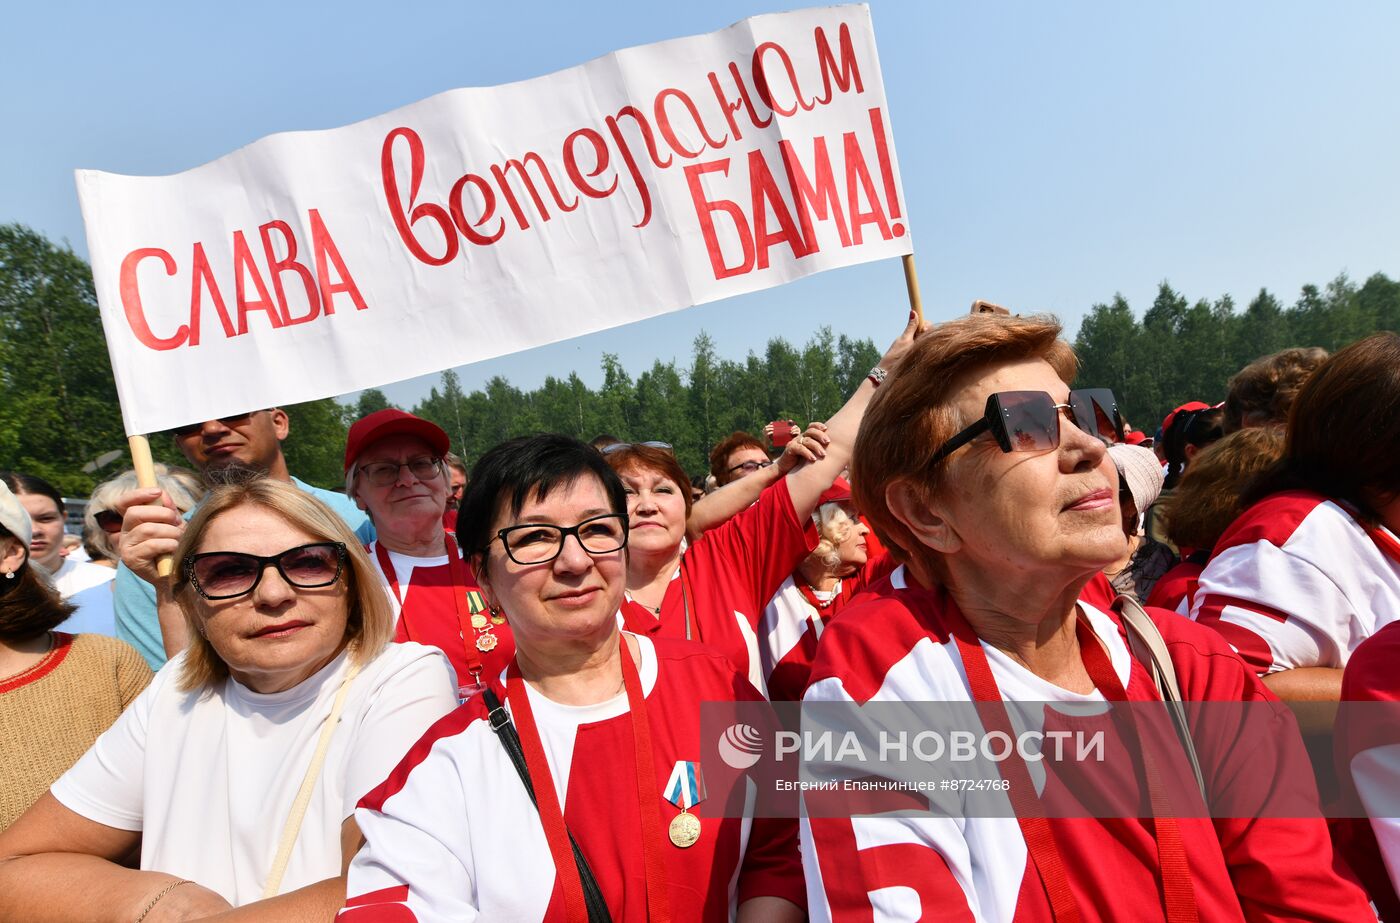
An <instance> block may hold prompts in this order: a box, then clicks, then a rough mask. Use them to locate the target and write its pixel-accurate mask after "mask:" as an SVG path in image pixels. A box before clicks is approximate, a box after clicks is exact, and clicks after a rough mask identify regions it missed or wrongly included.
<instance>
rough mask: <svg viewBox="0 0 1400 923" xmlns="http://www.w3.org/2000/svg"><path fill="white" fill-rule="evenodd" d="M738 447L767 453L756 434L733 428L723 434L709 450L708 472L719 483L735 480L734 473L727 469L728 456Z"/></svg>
mask: <svg viewBox="0 0 1400 923" xmlns="http://www.w3.org/2000/svg"><path fill="white" fill-rule="evenodd" d="M740 449H758V450H759V451H760V452H762V453H763V454H764V455H767V454H768V448H767V446H765V445H764V444H763V443H762V442H759V441H758V437H757V436H753V435H750V434H749V433H746V432H744V431H743V430H735V431H734V432H732V433H730V434H729V435H728V436H725V437H724V439H722V440H721V441H720V442H719V444H718V445H716V446H715V447H714V448H713V449H711V450H710V473H711V474H713V475H714V476H715V480H716V481H718V482H719V483H720V484H721V485H723V484H728V483H729V482H730V481H733V480H735V477H734V475H733V474H731V473H730V471H729V456H731V455H733V454H734V453H735V452H737V451H739V450H740Z"/></svg>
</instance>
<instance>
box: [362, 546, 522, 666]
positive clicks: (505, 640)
mask: <svg viewBox="0 0 1400 923" xmlns="http://www.w3.org/2000/svg"><path fill="white" fill-rule="evenodd" d="M454 544H455V543H454ZM377 548H378V543H376V542H371V543H370V545H369V549H368V550H369V557H370V560H371V561H373V562H374V566H375V569H376V570H377V571H379V575H380V579H381V580H383V581H384V590H385V592H386V593H387V594H388V596H389V602H390V605H392V606H393V607H394V608H395V610H396V613H397V615H398V624H397V625H396V626H395V627H394V640H395V641H396V642H403V641H417V642H418V643H419V644H430V645H432V646H433V647H436V648H438V649H439V650H441V651H442V652H443V653H444V654H446V655H447V659H448V661H449V662H451V664H452V669H453V671H455V672H456V674H457V683H458V685H459V686H466V685H468V684H470V683H471V677H472V669H473V668H474V667H476V666H477V665H478V664H480V669H481V677H482V680H483V681H485V682H493V683H494V682H498V681H500V678H501V674H502V673H503V672H504V670H505V668H506V665H507V664H509V663H510V661H511V658H512V657H514V656H515V640H514V638H513V636H512V635H511V631H510V626H509V625H506V624H504V623H501V624H499V625H497V624H495V623H493V622H492V621H491V618H490V614H489V613H488V612H486V611H485V610H484V608H483V609H482V610H481V611H480V612H479V613H477V614H478V615H480V616H482V617H483V618H485V620H486V624H485V625H483V626H481V627H480V628H476V627H471V626H469V627H468V632H469V636H470V637H471V642H470V645H471V646H470V647H468V642H466V641H464V640H463V631H462V623H461V619H460V618H459V617H458V609H457V602H456V600H454V599H453V595H454V593H461V594H463V595H464V596H467V594H469V593H475V594H477V596H476V599H477V607H478V608H481V607H482V606H484V601H481V600H480V595H479V594H480V592H481V590H480V587H478V586H477V583H476V576H475V575H474V574H473V573H472V569H471V565H470V564H468V563H467V562H466V561H461V562H460V567H461V571H460V573H462V574H464V575H465V577H466V581H465V585H463V586H460V587H458V586H455V585H454V581H453V579H452V571H453V568H452V567H451V566H449V564H448V562H447V560H446V558H445V557H444V556H439V557H436V558H414V557H411V556H409V555H400V554H397V553H395V552H388V554H389V558H390V561H391V562H392V563H393V564H394V570H395V571H396V573H395V574H393V575H392V576H393V577H394V579H395V581H397V582H398V592H399V595H400V596H402V599H403V602H402V605H400V603H399V597H398V596H396V595H395V593H394V587H393V584H392V582H391V581H390V579H389V578H390V575H386V574H385V573H384V569H383V566H382V563H381V561H380V559H379V554H378V550H377ZM385 550H386V551H387V549H385ZM418 561H425V562H431V563H426V564H418V563H416V562H418ZM410 568H411V569H410ZM405 573H406V575H407V580H408V584H407V586H405V585H404V582H403V579H402V578H403V577H404V575H405ZM471 606H472V602H471V599H470V597H469V598H468V599H467V600H466V601H464V605H463V607H462V611H463V612H464V613H465V612H469V611H470V608H471ZM486 636H490V637H493V638H494V639H495V640H494V642H492V641H490V640H483V638H485V637H486ZM493 643H494V645H495V646H494V647H492V646H491V645H492V644H493ZM488 648H489V649H488Z"/></svg>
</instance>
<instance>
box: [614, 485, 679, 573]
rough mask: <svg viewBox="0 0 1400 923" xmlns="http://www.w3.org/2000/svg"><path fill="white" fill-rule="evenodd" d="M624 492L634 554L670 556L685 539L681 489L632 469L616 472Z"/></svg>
mask: <svg viewBox="0 0 1400 923" xmlns="http://www.w3.org/2000/svg"><path fill="white" fill-rule="evenodd" d="M618 476H619V477H621V478H622V485H623V487H625V488H626V490H627V516H628V520H629V523H630V525H631V529H632V532H631V535H630V536H629V537H628V540H627V543H628V545H629V546H630V547H631V548H632V550H633V551H634V552H658V553H671V552H673V551H675V550H676V549H678V548H680V546H681V539H683V538H685V495H684V493H682V491H688V490H689V489H690V488H689V485H687V486H686V487H681V485H679V484H677V483H676V482H675V481H673V480H671V479H670V478H669V477H667V476H666V475H665V474H662V473H661V472H660V471H655V470H653V469H651V468H642V467H635V468H630V469H628V470H627V471H620V472H618Z"/></svg>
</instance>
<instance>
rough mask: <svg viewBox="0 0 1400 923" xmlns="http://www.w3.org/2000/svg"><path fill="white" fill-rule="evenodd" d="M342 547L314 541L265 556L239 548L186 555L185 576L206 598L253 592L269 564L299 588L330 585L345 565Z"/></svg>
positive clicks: (344, 553)
mask: <svg viewBox="0 0 1400 923" xmlns="http://www.w3.org/2000/svg"><path fill="white" fill-rule="evenodd" d="M346 554H347V552H346V550H345V546H344V545H342V544H341V543H340V542H313V543H311V544H309V545H298V546H297V547H295V548H288V549H287V550H286V551H283V552H281V553H280V554H271V555H267V556H263V555H256V554H245V553H244V552H242V551H206V552H204V553H202V554H192V555H188V556H186V558H185V560H184V561H183V562H182V564H183V567H184V574H185V579H187V580H188V581H189V582H190V585H191V586H193V587H194V589H195V592H197V593H198V594H199V595H200V596H203V597H204V598H205V599H233V598H234V597H235V596H244V595H247V594H248V593H251V592H253V590H255V589H256V588H257V586H258V584H259V583H261V582H262V576H263V574H264V573H265V572H266V571H267V568H268V566H269V565H270V566H272V567H275V568H277V573H279V574H281V575H282V579H283V580H285V581H287V583H289V584H291V585H292V586H294V587H297V588H298V589H302V590H313V589H315V588H316V587H323V586H330V585H331V584H332V583H335V582H336V581H337V580H339V579H340V572H341V570H343V569H344V567H345V558H346Z"/></svg>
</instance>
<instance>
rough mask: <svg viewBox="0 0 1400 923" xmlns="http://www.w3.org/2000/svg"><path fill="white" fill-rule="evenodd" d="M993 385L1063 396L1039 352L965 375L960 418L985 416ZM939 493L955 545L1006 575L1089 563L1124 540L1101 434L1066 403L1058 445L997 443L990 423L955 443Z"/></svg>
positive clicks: (1114, 555) (1087, 567)
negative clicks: (1068, 412) (1080, 422)
mask: <svg viewBox="0 0 1400 923" xmlns="http://www.w3.org/2000/svg"><path fill="white" fill-rule="evenodd" d="M997 391H1045V392H1047V393H1049V395H1050V396H1051V397H1052V398H1053V399H1054V400H1055V402H1056V403H1064V402H1065V401H1067V400H1068V396H1069V387H1068V386H1067V385H1066V384H1065V383H1064V382H1063V381H1061V380H1060V378H1059V376H1058V375H1056V374H1055V370H1054V369H1053V368H1051V366H1050V364H1049V363H1047V362H1045V361H1044V360H1041V359H1033V360H1027V361H1024V362H1018V363H1014V364H1010V365H1002V366H998V367H995V368H992V369H988V370H986V371H984V372H982V373H980V374H978V375H977V376H976V377H974V378H971V379H969V380H968V381H967V383H966V384H965V385H964V387H963V388H962V389H961V391H960V392H959V393H958V395H957V397H956V399H955V401H954V403H955V406H956V407H957V409H958V411H959V413H960V415H961V417H962V419H963V421H964V422H965V423H971V422H973V421H975V420H977V419H978V418H979V417H981V416H982V414H983V412H984V411H985V409H986V404H987V398H988V396H989V395H991V394H992V393H994V392H997ZM936 503H937V506H938V508H939V512H940V513H941V514H942V515H943V517H944V518H945V519H946V520H947V523H948V525H949V527H950V528H951V532H952V534H953V536H954V539H955V547H954V548H953V549H952V550H953V551H954V553H958V554H963V555H966V558H965V560H966V561H968V562H969V563H972V564H974V565H980V567H981V568H982V569H983V570H985V571H989V572H992V571H995V572H999V573H1003V574H1005V575H1006V576H1007V577H1012V576H1013V575H1014V574H1016V573H1018V572H1028V571H1035V570H1047V569H1048V570H1050V571H1069V570H1083V571H1084V572H1085V573H1086V574H1087V573H1092V572H1093V571H1096V570H1100V569H1102V568H1103V567H1104V566H1106V565H1108V564H1111V563H1113V562H1114V561H1116V560H1118V558H1119V557H1121V556H1122V554H1123V553H1124V551H1125V550H1126V541H1127V539H1126V538H1125V537H1124V535H1123V528H1122V519H1121V517H1120V515H1119V511H1118V473H1117V471H1116V470H1115V469H1114V467H1113V461H1112V459H1111V458H1110V457H1109V455H1108V451H1107V448H1106V447H1105V446H1104V444H1103V443H1102V442H1101V441H1099V440H1098V439H1097V438H1095V437H1092V436H1090V435H1088V434H1087V433H1085V432H1084V431H1083V430H1081V429H1079V428H1078V427H1077V426H1075V425H1074V423H1073V422H1071V421H1070V420H1069V419H1068V418H1067V417H1065V416H1064V414H1063V412H1062V413H1061V417H1060V445H1059V447H1058V448H1056V449H1051V450H1049V451H1045V452H1002V451H1001V449H1000V447H999V446H998V445H997V443H996V439H995V437H993V436H992V435H991V434H989V433H988V434H983V435H981V436H979V437H977V438H976V439H975V440H973V441H972V443H971V444H970V445H969V446H968V447H967V448H965V449H961V450H959V451H958V452H955V453H954V454H953V455H952V456H951V457H950V458H949V460H948V469H947V477H946V478H945V480H944V482H943V488H942V490H941V491H940V495H939V497H938V498H937V499H936Z"/></svg>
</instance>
